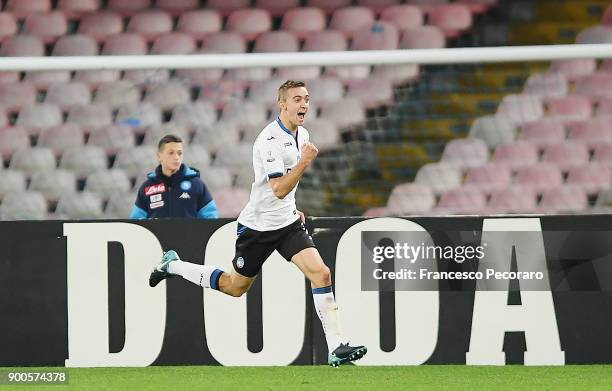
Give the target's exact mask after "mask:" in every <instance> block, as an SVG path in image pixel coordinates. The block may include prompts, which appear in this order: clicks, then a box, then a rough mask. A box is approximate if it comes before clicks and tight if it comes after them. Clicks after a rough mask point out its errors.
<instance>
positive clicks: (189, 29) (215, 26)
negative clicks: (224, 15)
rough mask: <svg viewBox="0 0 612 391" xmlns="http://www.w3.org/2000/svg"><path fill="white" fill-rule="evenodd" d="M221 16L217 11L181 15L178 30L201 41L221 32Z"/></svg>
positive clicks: (192, 12)
mask: <svg viewBox="0 0 612 391" xmlns="http://www.w3.org/2000/svg"><path fill="white" fill-rule="evenodd" d="M221 28H222V22H221V16H220V15H219V13H218V12H217V11H215V10H202V9H199V10H192V11H188V12H185V13H183V14H181V16H180V17H179V20H178V27H177V30H178V31H180V32H183V33H186V34H189V35H191V36H192V37H194V38H195V39H198V40H201V39H203V38H205V37H206V36H208V35H209V34H212V33H217V32H219V31H221Z"/></svg>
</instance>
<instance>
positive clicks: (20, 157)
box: [9, 147, 55, 176]
mask: <svg viewBox="0 0 612 391" xmlns="http://www.w3.org/2000/svg"><path fill="white" fill-rule="evenodd" d="M9 168H10V169H11V170H18V171H21V172H23V173H24V174H25V175H27V176H31V175H32V174H34V173H36V172H42V171H49V170H54V169H55V156H53V151H51V149H50V148H44V147H36V148H23V149H18V150H16V151H15V153H13V156H12V157H11V162H10V164H9Z"/></svg>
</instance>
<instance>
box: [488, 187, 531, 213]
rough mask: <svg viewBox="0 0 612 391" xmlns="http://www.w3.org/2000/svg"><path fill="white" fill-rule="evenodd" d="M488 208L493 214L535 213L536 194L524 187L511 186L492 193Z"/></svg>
mask: <svg viewBox="0 0 612 391" xmlns="http://www.w3.org/2000/svg"><path fill="white" fill-rule="evenodd" d="M488 207H489V209H490V211H491V212H492V213H534V212H535V211H536V209H537V207H536V194H535V192H534V191H533V190H531V189H526V188H524V187H522V186H517V185H515V186H510V187H507V188H505V189H503V190H497V191H494V192H492V193H491V198H490V199H489V204H488Z"/></svg>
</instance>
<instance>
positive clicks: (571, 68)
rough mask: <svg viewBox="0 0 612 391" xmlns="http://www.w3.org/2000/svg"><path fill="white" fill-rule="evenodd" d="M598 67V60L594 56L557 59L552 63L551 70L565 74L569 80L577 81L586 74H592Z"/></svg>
mask: <svg viewBox="0 0 612 391" xmlns="http://www.w3.org/2000/svg"><path fill="white" fill-rule="evenodd" d="M596 68H597V62H596V61H595V59H592V58H584V59H570V60H556V61H552V63H551V65H550V71H551V72H558V73H561V74H563V75H565V77H566V78H567V80H568V81H576V80H577V79H579V78H581V77H583V76H585V75H590V74H591V73H593V72H594V71H595V69H596Z"/></svg>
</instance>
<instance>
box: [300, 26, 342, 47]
mask: <svg viewBox="0 0 612 391" xmlns="http://www.w3.org/2000/svg"><path fill="white" fill-rule="evenodd" d="M347 49H348V42H347V39H346V37H345V36H344V34H342V33H341V32H339V31H335V30H323V31H318V32H315V33H312V34H311V35H308V36H307V37H306V40H305V41H304V48H303V50H304V51H306V52H326V51H342V50H347Z"/></svg>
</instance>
